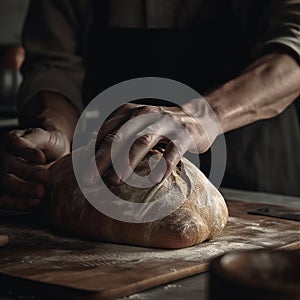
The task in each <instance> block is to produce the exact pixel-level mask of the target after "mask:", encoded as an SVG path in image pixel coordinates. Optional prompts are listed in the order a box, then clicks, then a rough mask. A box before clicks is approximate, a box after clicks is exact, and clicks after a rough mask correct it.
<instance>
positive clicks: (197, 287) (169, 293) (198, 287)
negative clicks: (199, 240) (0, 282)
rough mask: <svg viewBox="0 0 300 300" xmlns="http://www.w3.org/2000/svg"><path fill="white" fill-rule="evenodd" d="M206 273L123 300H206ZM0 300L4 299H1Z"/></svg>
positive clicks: (288, 200) (251, 196) (236, 194)
mask: <svg viewBox="0 0 300 300" xmlns="http://www.w3.org/2000/svg"><path fill="white" fill-rule="evenodd" d="M222 193H223V194H224V196H225V197H226V198H227V199H231V200H243V201H251V202H253V201H255V202H258V203H260V202H264V203H272V204H281V205H285V206H290V207H298V208H299V207H300V198H294V197H284V196H280V195H269V194H261V193H253V192H245V191H244V192H242V191H241V192H240V191H234V190H225V189H224V190H222ZM207 278H208V275H207V273H205V274H201V275H197V276H192V277H189V278H186V279H183V280H178V281H175V282H172V283H169V284H166V285H163V286H161V287H158V288H153V289H150V290H148V291H144V292H141V293H137V294H133V295H131V296H128V297H125V298H122V300H125V299H207V296H206V293H207ZM33 294H34V293H33ZM0 299H4V298H1V297H0Z"/></svg>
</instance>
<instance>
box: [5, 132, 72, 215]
mask: <svg viewBox="0 0 300 300" xmlns="http://www.w3.org/2000/svg"><path fill="white" fill-rule="evenodd" d="M0 145H1V146H0V165H1V173H0V191H1V192H0V207H5V208H14V209H26V208H30V207H33V206H37V205H38V204H39V203H40V200H41V199H42V198H43V197H44V195H45V188H44V184H45V183H46V181H47V177H48V166H49V164H51V163H53V162H55V161H56V160H57V159H59V158H60V157H62V156H63V155H65V154H67V153H69V151H70V145H69V142H68V140H67V138H66V137H65V136H64V135H63V134H62V132H61V131H58V130H52V131H47V130H44V129H41V128H30V129H25V130H13V131H11V132H9V133H8V134H7V135H6V136H4V137H3V142H1V144H0Z"/></svg>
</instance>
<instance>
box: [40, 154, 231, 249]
mask: <svg viewBox="0 0 300 300" xmlns="http://www.w3.org/2000/svg"><path fill="white" fill-rule="evenodd" d="M153 152H155V153H156V154H159V155H160V156H161V155H162V154H161V152H160V151H156V150H153V151H152V153H149V155H148V156H147V157H146V158H145V159H144V160H143V161H142V162H141V163H140V165H139V166H138V167H137V168H136V170H135V172H136V173H137V174H139V175H140V176H145V174H147V173H148V172H149V170H150V169H149V164H148V160H149V157H150V156H151V155H152V154H153ZM156 157H158V156H156ZM50 174H51V176H50V177H51V182H50V183H49V187H48V192H47V198H46V199H45V201H44V204H43V209H42V214H43V216H44V217H46V219H47V220H48V222H50V223H51V224H52V225H53V226H55V227H56V228H57V229H59V230H60V231H64V232H66V233H69V234H72V235H75V236H78V237H82V238H87V239H92V240H96V241H105V242H114V243H124V244H131V245H139V246H145V247H157V248H173V249H175V248H183V247H189V246H193V245H195V244H198V243H201V242H203V241H205V240H207V239H212V238H213V237H215V236H217V235H218V234H219V233H220V232H221V231H222V230H223V228H224V227H225V225H226V223H227V219H228V211H227V206H226V203H225V201H224V199H223V197H222V195H221V194H220V193H219V191H218V190H217V189H216V188H215V187H214V186H213V185H212V184H211V183H210V182H209V181H208V179H207V178H206V177H205V176H204V175H203V174H202V173H201V172H200V171H199V169H198V168H197V167H195V166H194V165H193V164H192V163H191V162H190V161H188V160H187V159H185V158H182V160H181V162H180V163H179V164H178V165H177V167H176V168H175V169H174V170H173V172H172V173H171V175H170V176H169V177H167V178H166V179H165V180H164V181H163V183H162V184H161V185H160V186H159V188H155V187H154V188H153V187H152V188H142V189H141V188H135V187H132V186H129V185H127V184H126V183H122V184H121V185H120V186H112V185H109V183H108V182H107V180H105V176H104V181H105V182H106V184H107V186H108V188H109V189H110V190H111V191H112V192H113V193H114V194H116V195H118V196H119V197H120V198H122V199H125V200H127V201H135V202H143V201H155V200H156V199H158V198H159V197H160V196H162V195H164V194H166V193H168V191H169V189H170V188H171V187H175V191H173V194H172V195H173V196H174V197H180V198H181V199H182V200H185V201H184V202H183V204H182V205H181V206H180V207H178V208H177V209H176V210H175V211H174V212H172V213H171V214H170V215H168V216H166V217H163V218H161V219H159V220H156V221H153V222H146V223H127V222H122V221H119V220H115V219H113V218H110V217H108V216H106V215H104V214H103V213H101V212H100V211H98V210H97V209H95V208H94V207H93V206H92V205H91V204H90V203H89V202H88V201H87V200H86V199H85V197H84V195H83V194H82V192H81V190H80V188H79V187H78V184H77V181H76V178H75V176H74V172H73V168H72V158H71V155H67V156H65V157H63V158H62V159H60V160H59V161H58V162H56V163H55V164H54V165H53V166H52V167H51V168H50ZM149 197H150V198H151V199H149ZM99 201H101V192H99Z"/></svg>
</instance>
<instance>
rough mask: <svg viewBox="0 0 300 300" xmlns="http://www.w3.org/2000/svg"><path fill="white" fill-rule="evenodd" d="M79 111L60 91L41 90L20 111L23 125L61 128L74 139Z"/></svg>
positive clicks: (53, 128) (67, 136) (51, 128)
mask: <svg viewBox="0 0 300 300" xmlns="http://www.w3.org/2000/svg"><path fill="white" fill-rule="evenodd" d="M78 118H79V112H78V111H77V110H76V108H75V107H74V106H73V105H72V104H71V103H70V102H69V101H67V99H66V98H65V97H63V96H62V95H60V94H58V93H53V92H46V91H45V92H41V93H39V94H38V95H37V96H36V97H35V98H34V99H32V100H31V101H30V102H29V103H28V104H27V105H26V106H25V107H24V108H23V109H22V111H21V113H20V125H21V126H22V127H25V128H26V127H41V128H44V129H46V130H60V131H61V132H62V133H63V134H64V135H65V137H66V138H67V139H68V141H69V142H71V141H72V138H73V134H74V130H75V127H76V124H77V120H78Z"/></svg>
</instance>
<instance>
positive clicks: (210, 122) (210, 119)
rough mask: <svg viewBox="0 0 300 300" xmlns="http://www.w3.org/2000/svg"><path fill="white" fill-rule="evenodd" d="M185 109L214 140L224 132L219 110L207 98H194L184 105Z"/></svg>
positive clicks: (211, 139)
mask: <svg viewBox="0 0 300 300" xmlns="http://www.w3.org/2000/svg"><path fill="white" fill-rule="evenodd" d="M183 109H184V110H185V111H186V112H187V113H188V114H189V115H191V116H193V118H195V119H196V121H197V122H198V124H200V126H201V127H202V128H203V129H204V130H205V132H206V135H207V137H208V138H209V140H210V141H211V142H213V141H214V140H215V139H216V137H217V136H218V135H220V134H222V133H223V128H222V124H221V123H220V119H219V111H217V110H215V107H214V106H212V105H211V104H210V103H209V102H208V101H207V99H205V98H199V99H194V100H191V101H189V102H187V103H186V104H184V105H183Z"/></svg>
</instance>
